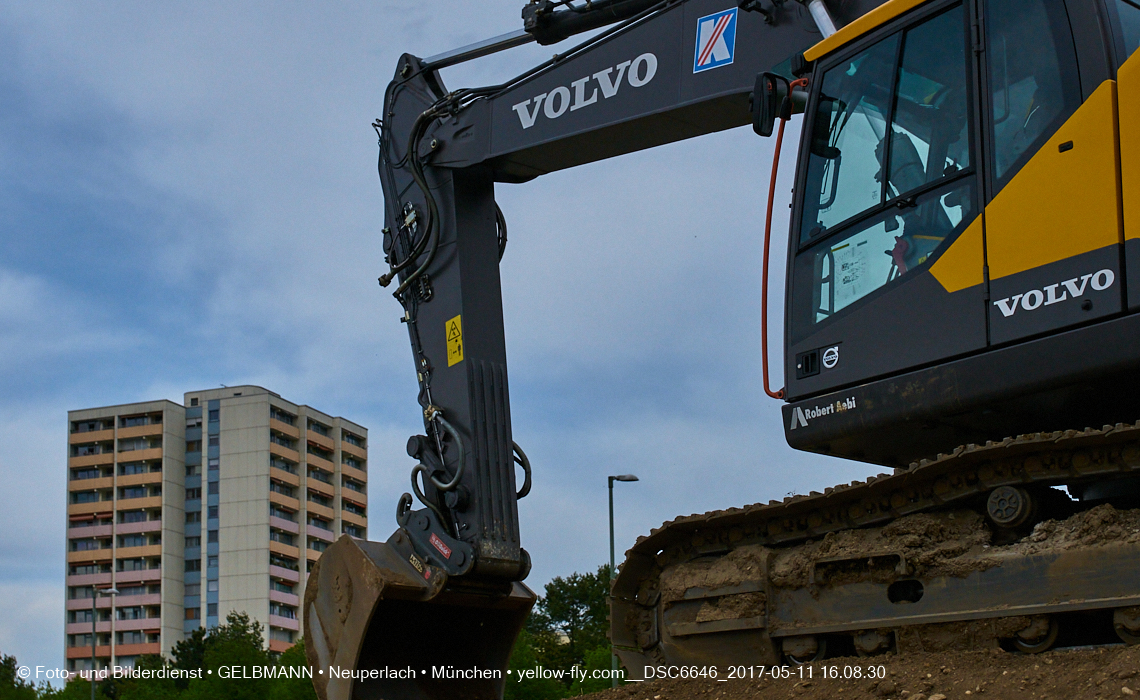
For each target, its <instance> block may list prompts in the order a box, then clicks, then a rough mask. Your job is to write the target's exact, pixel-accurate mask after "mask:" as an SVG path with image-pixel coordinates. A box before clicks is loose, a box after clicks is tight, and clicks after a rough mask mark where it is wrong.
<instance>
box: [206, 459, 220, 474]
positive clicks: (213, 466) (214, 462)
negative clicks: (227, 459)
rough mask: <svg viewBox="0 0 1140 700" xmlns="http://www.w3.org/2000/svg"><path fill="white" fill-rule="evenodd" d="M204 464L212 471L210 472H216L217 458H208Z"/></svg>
mask: <svg viewBox="0 0 1140 700" xmlns="http://www.w3.org/2000/svg"><path fill="white" fill-rule="evenodd" d="M206 464H207V465H208V468H209V470H210V471H212V472H216V471H218V458H217V457H213V458H208V459H207V460H206Z"/></svg>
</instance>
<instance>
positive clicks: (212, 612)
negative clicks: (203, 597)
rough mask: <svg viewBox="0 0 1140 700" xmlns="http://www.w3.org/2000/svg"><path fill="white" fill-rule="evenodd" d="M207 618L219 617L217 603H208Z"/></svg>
mask: <svg viewBox="0 0 1140 700" xmlns="http://www.w3.org/2000/svg"><path fill="white" fill-rule="evenodd" d="M206 616H207V617H217V616H218V604H217V603H207V604H206Z"/></svg>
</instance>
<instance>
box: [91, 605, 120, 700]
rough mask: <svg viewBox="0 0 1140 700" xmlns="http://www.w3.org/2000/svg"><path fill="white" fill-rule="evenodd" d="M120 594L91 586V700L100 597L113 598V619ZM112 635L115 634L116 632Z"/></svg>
mask: <svg viewBox="0 0 1140 700" xmlns="http://www.w3.org/2000/svg"><path fill="white" fill-rule="evenodd" d="M118 594H119V591H118V589H117V588H96V587H95V586H94V585H92V586H91V700H95V647H97V646H98V643H97V640H98V638H99V633H98V631H97V630H96V627H95V625H96V621H97V620H98V619H99V612H98V610H97V609H96V603H97V602H98V601H99V596H101V595H107V596H111V615H112V617H113V616H114V614H115V596H117V595H118ZM112 624H113V623H112ZM111 634H114V632H112V633H111ZM112 641H114V640H112Z"/></svg>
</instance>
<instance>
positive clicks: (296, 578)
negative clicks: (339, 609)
mask: <svg viewBox="0 0 1140 700" xmlns="http://www.w3.org/2000/svg"><path fill="white" fill-rule="evenodd" d="M293 549H296V547H294V548H293ZM269 575H270V576H272V577H274V578H279V579H281V580H282V581H288V582H290V583H299V582H300V581H301V573H300V572H298V571H293V570H292V569H286V568H285V567H283V566H274V565H273V564H270V565H269ZM88 607H90V603H88Z"/></svg>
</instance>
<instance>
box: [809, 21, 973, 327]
mask: <svg viewBox="0 0 1140 700" xmlns="http://www.w3.org/2000/svg"><path fill="white" fill-rule="evenodd" d="M967 66H968V61H967V52H966V22H965V11H964V9H963V7H962V6H961V5H958V6H955V7H953V8H951V9H949V10H946V11H945V12H943V13H941V14H939V15H936V16H935V17H932V18H930V19H927V20H925V21H924V22H922V23H920V24H917V25H915V26H912V27H910V28H908V29H906V30H905V31H903V32H899V33H897V34H895V35H893V36H890V37H887V38H885V39H883V40H881V41H880V42H879V43H877V44H875V45H874V46H872V47H870V48H868V49H866V50H865V51H863V52H861V53H859V54H857V55H856V56H854V57H853V58H851V59H850V60H847V61H844V62H841V63H840V64H838V65H836V66H835V67H833V68H831V69H829V70H828V71H827V73H826V74H825V75H824V78H823V82H822V86H821V93H822V94H821V96H820V98H819V99H818V102H817V106H818V108H817V110H816V113H815V118H814V122H813V129H814V131H813V133H812V134H811V135H810V137H809V138H810V139H811V141H810V144H811V153H810V156H809V158H810V160H809V163H808V175H807V180H806V186H807V190H806V191H807V193H808V195H807V197H806V198H805V199H806V202H805V211H804V214H803V219H802V226H801V237H800V242H801V245H806V246H808V247H809V249H810V250H809V251H805V252H804V253H802V254H801V255H800V256H799V258H798V259H797V267H798V269H797V276H799V275H801V274H803V275H806V274H811V275H812V277H813V278H814V284H813V299H812V313H811V318H812V323H819V322H821V321H824V320H826V319H828V318H830V317H832V316H833V315H834V314H836V313H838V312H840V311H842V310H843V309H845V308H846V307H848V306H849V305H851V304H853V303H855V302H856V301H858V300H860V299H862V298H864V297H866V296H867V295H869V294H871V293H872V292H874V291H875V290H877V289H880V288H881V287H883V286H884V285H886V284H888V283H890V282H892V281H893V280H896V279H898V278H900V277H902V276H904V275H907V274H908V273H910V272H912V271H913V270H915V269H916V268H918V267H920V266H922V265H924V264H926V263H927V262H928V261H930V260H932V258H933V256H934V255H935V254H936V253H937V252H938V251H939V250H940V249H941V248H942V247H943V246H944V245H945V244H946V243H947V242H948V241H949V240H950V239H952V238H953V237H954V236H955V235H957V233H958V232H960V231H961V230H962V229H964V228H965V227H966V226H967V225H968V224H969V223H970V221H972V220H973V219H974V218H975V217H976V216H977V206H976V200H977V198H976V192H975V188H974V185H973V182H974V177H973V175H972V173H973V172H974V171H973V167H972V166H973V162H972V158H971V155H970V153H971V139H970V126H969V125H970V121H971V120H970V110H969V105H970V96H969V95H970V92H969V80H968V73H967ZM860 75H862V78H860ZM816 193H818V194H816ZM808 265H810V266H811V272H810V273H809V272H808V270H807V269H804V268H806V267H807V266H808Z"/></svg>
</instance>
